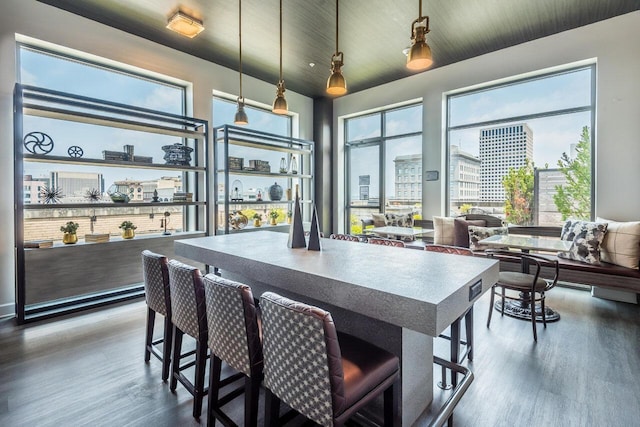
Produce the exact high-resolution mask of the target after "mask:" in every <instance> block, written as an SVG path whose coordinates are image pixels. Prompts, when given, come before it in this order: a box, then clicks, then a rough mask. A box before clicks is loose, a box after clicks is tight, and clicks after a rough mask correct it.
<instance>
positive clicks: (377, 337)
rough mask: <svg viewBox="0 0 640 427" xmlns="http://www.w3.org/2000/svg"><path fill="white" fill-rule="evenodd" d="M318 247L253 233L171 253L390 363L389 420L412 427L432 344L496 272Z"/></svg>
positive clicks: (464, 260) (381, 249) (473, 263)
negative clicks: (269, 294) (352, 338)
mask: <svg viewBox="0 0 640 427" xmlns="http://www.w3.org/2000/svg"><path fill="white" fill-rule="evenodd" d="M321 240H322V251H320V252H317V251H308V250H307V249H305V248H301V249H289V248H288V247H287V235H286V234H283V233H275V232H269V231H259V232H254V233H237V234H228V235H221V236H211V237H201V238H194V239H186V240H178V241H176V243H175V253H176V255H179V256H181V257H184V258H189V259H192V260H194V261H198V262H202V263H205V264H207V265H209V266H210V267H215V268H218V269H220V270H221V271H222V275H223V276H224V277H230V278H233V279H236V280H243V281H244V282H245V283H247V284H249V285H251V287H252V288H253V291H254V295H256V296H258V295H260V294H261V293H262V292H264V291H266V290H271V291H274V292H277V293H280V294H282V295H285V296H288V297H291V298H295V299H299V300H301V301H304V302H307V303H310V304H315V305H318V306H320V307H322V308H325V309H327V310H329V311H331V313H332V315H333V317H334V321H335V323H336V327H337V328H338V329H340V330H344V331H345V332H348V333H352V334H354V335H358V336H361V337H362V338H363V339H366V340H368V341H370V342H372V343H374V344H376V345H378V346H380V347H383V348H385V349H387V350H389V351H392V352H393V353H395V354H397V355H398V356H399V357H400V361H401V385H400V387H398V389H399V396H398V398H399V399H400V400H399V401H400V407H399V413H400V414H401V418H402V425H403V426H409V425H412V424H413V423H414V422H415V420H416V419H417V418H418V417H419V416H420V414H421V413H422V412H423V411H424V410H426V409H427V408H428V407H429V404H430V403H431V400H432V398H433V337H437V336H438V335H439V334H440V333H441V332H442V331H444V330H445V329H446V328H447V327H448V326H449V325H450V324H451V323H452V322H453V321H454V320H456V319H457V318H458V317H460V316H461V315H462V314H463V313H464V312H465V311H466V310H467V308H469V306H470V305H471V304H473V302H475V301H476V300H477V299H478V298H479V297H480V296H481V295H482V294H483V293H484V292H485V291H487V290H489V289H490V288H491V286H492V285H493V284H494V283H495V282H496V281H497V279H498V269H499V264H498V262H497V261H495V260H491V259H487V258H482V257H477V258H476V257H461V256H456V255H449V254H441V253H434V252H426V251H416V250H405V249H402V248H394V247H386V246H379V245H368V244H363V243H357V242H348V241H342V240H333V239H321ZM479 357H481V355H480V356H479ZM447 358H448V357H447Z"/></svg>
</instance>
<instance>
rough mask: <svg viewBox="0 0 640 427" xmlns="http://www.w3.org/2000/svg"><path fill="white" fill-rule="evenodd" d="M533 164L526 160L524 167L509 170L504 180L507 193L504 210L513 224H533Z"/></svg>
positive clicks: (503, 183)
mask: <svg viewBox="0 0 640 427" xmlns="http://www.w3.org/2000/svg"><path fill="white" fill-rule="evenodd" d="M533 185H534V171H533V163H531V162H529V159H526V163H525V165H524V166H522V167H520V168H518V169H514V168H511V169H509V173H508V174H506V175H505V176H504V177H503V178H502V186H503V187H504V192H505V197H506V199H505V201H504V210H505V214H506V216H507V218H506V219H507V221H508V222H510V223H511V224H518V225H532V224H533Z"/></svg>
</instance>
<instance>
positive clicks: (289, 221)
mask: <svg viewBox="0 0 640 427" xmlns="http://www.w3.org/2000/svg"><path fill="white" fill-rule="evenodd" d="M287 224H291V217H290V216H288V217H287Z"/></svg>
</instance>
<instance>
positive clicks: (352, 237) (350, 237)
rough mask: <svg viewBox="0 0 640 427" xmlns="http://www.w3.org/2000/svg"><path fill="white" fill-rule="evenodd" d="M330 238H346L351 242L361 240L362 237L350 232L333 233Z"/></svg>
mask: <svg viewBox="0 0 640 427" xmlns="http://www.w3.org/2000/svg"><path fill="white" fill-rule="evenodd" d="M329 238H330V239H334V240H346V241H349V242H360V238H359V237H358V236H352V235H350V234H331V235H330V236H329Z"/></svg>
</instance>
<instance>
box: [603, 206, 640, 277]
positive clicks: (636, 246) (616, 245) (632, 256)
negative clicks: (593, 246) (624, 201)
mask: <svg viewBox="0 0 640 427" xmlns="http://www.w3.org/2000/svg"><path fill="white" fill-rule="evenodd" d="M596 222H606V223H608V224H609V226H608V227H607V232H606V234H605V235H604V239H603V240H602V248H601V250H600V253H601V256H602V261H604V262H610V263H611V264H617V265H620V266H622V267H627V268H633V269H636V270H637V269H638V266H639V265H640V221H629V222H617V221H610V220H608V219H604V218H599V217H598V218H596Z"/></svg>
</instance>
